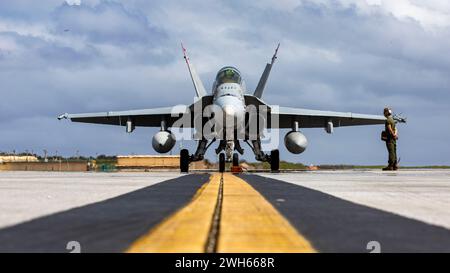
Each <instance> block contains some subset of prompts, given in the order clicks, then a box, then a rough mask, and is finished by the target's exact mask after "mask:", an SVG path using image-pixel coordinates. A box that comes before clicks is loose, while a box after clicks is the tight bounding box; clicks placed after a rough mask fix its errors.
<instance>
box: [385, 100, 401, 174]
mask: <svg viewBox="0 0 450 273" xmlns="http://www.w3.org/2000/svg"><path fill="white" fill-rule="evenodd" d="M383 113H384V116H385V117H386V123H385V131H384V136H383V137H382V138H383V140H385V141H386V148H387V150H388V153H389V161H388V163H389V165H388V166H387V167H386V168H383V171H396V170H397V169H398V166H397V139H398V135H397V128H396V126H395V121H394V118H393V117H392V110H391V109H389V108H384V111H383Z"/></svg>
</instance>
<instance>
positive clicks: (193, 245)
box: [127, 174, 221, 253]
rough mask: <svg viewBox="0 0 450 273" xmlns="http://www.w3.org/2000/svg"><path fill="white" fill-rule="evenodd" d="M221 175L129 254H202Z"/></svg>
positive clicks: (152, 231) (130, 249)
mask: <svg viewBox="0 0 450 273" xmlns="http://www.w3.org/2000/svg"><path fill="white" fill-rule="evenodd" d="M220 177H221V175H220V174H213V175H211V178H210V180H209V182H207V183H206V184H205V185H203V187H202V188H201V189H199V191H198V192H197V194H196V195H195V196H194V198H193V199H192V200H191V202H190V203H189V204H188V205H186V206H185V207H183V208H181V209H180V210H179V211H177V212H176V213H174V214H173V215H172V216H170V217H169V218H167V219H166V220H164V221H163V222H162V223H160V224H159V225H158V226H156V227H155V228H154V229H152V230H150V231H149V232H148V233H147V234H145V235H144V236H142V237H141V238H139V239H138V240H137V241H136V242H134V243H133V244H132V245H131V246H130V247H129V248H128V250H127V252H147V253H148V252H151V253H155V252H163V253H177V252H188V253H199V252H203V251H204V248H205V244H206V241H207V238H208V233H209V229H210V227H211V222H212V215H213V213H214V208H215V205H216V201H217V195H218V192H219V184H220Z"/></svg>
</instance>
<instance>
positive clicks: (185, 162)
mask: <svg viewBox="0 0 450 273" xmlns="http://www.w3.org/2000/svg"><path fill="white" fill-rule="evenodd" d="M180 171H181V172H182V173H187V172H189V151H188V150H187V149H182V150H181V151H180Z"/></svg>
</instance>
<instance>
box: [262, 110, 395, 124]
mask: <svg viewBox="0 0 450 273" xmlns="http://www.w3.org/2000/svg"><path fill="white" fill-rule="evenodd" d="M277 118H278V119H279V126H278V128H281V129H283V128H292V124H293V123H294V121H298V125H299V127H300V128H326V127H327V123H328V122H330V121H331V122H333V126H334V127H340V126H356V125H375V124H384V123H385V121H386V118H385V117H384V116H381V115H366V114H355V113H350V112H333V111H320V110H310V109H301V108H290V107H272V109H271V119H272V120H273V119H277ZM268 126H269V128H270V122H269V124H268ZM274 127H275V126H274Z"/></svg>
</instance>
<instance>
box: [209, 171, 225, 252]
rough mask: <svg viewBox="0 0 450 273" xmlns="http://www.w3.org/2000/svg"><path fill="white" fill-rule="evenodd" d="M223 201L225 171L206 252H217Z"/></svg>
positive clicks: (221, 178) (221, 179) (221, 177)
mask: <svg viewBox="0 0 450 273" xmlns="http://www.w3.org/2000/svg"><path fill="white" fill-rule="evenodd" d="M222 203H223V173H222V174H221V176H220V185H219V192H218V195H217V201H216V207H215V209H214V214H213V217H212V222H211V229H210V230H209V233H208V240H207V241H206V245H205V252H206V253H215V252H217V242H218V240H219V234H220V217H221V214H222Z"/></svg>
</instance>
